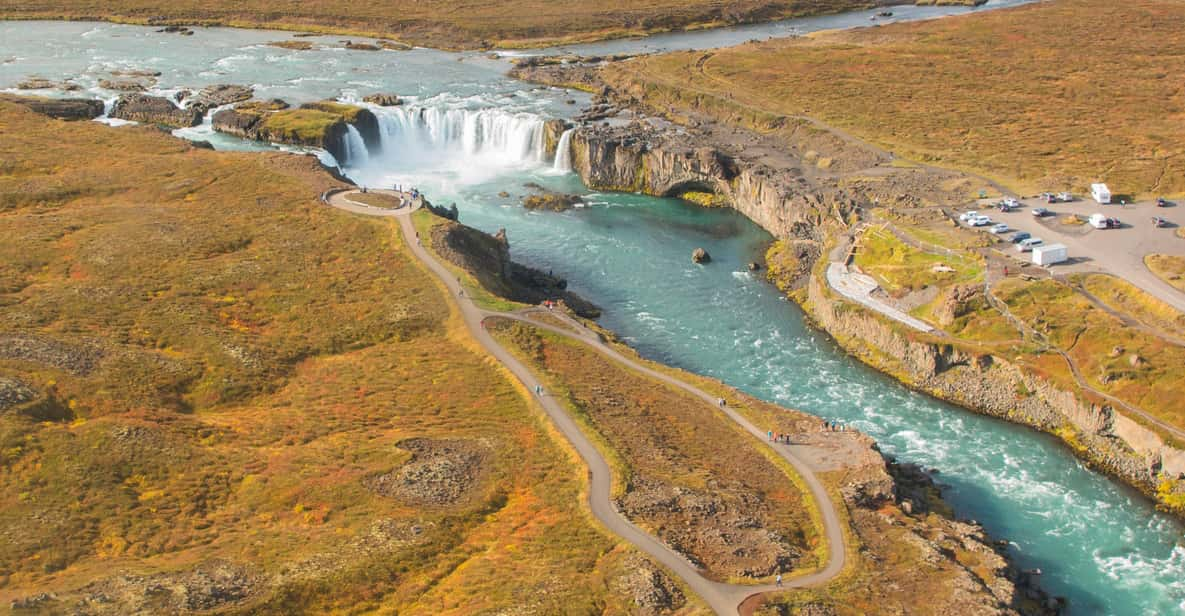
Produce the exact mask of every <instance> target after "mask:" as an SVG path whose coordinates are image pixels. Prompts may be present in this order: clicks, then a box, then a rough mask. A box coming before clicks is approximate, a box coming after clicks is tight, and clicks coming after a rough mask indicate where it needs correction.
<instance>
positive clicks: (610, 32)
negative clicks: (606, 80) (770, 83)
mask: <svg viewBox="0 0 1185 616" xmlns="http://www.w3.org/2000/svg"><path fill="white" fill-rule="evenodd" d="M872 4H873V3H872V2H869V1H868V0H729V1H726V2H722V1H720V0H603V1H600V2H579V1H576V0H525V1H509V0H498V1H495V2H490V1H478V0H463V1H460V2H457V1H452V0H375V1H365V0H346V1H334V2H329V1H326V0H314V1H311V2H282V1H280V0H237V1H236V0H174V1H172V2H163V1H162V0H124V1H122V2H118V3H111V2H96V1H95V0H14V1H12V2H7V3H6V4H5V5H4V6H3V8H2V9H0V17H4V18H8V19H13V18H20V19H73V20H86V19H93V20H110V21H123V22H132V23H184V24H195V23H196V24H204V25H227V26H239V27H260V28H275V29H283V30H310V31H320V32H329V33H338V34H353V35H358V36H376V37H390V38H395V39H399V40H401V41H403V42H406V43H412V44H416V45H425V46H430V47H443V48H476V47H486V46H490V45H497V46H504V47H523V46H541V45H546V44H556V43H564V42H575V41H584V40H598V39H604V38H617V37H624V36H640V35H644V34H649V33H654V32H664V31H669V30H681V29H696V28H706V27H713V26H724V25H732V24H738V23H752V22H760V21H770V20H774V19H782V18H788V17H795V16H801V15H812V14H819V13H829V12H838V11H843V10H849V9H854V8H863V7H866V6H870V5H872Z"/></svg>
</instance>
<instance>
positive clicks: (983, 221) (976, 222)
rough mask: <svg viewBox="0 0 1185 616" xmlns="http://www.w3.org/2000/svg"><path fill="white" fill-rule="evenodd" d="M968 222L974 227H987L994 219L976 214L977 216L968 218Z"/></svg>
mask: <svg viewBox="0 0 1185 616" xmlns="http://www.w3.org/2000/svg"><path fill="white" fill-rule="evenodd" d="M967 224H969V225H971V226H972V227H986V226H988V225H990V224H992V219H991V218H988V217H987V216H976V217H975V218H972V219H971V220H968V221H967Z"/></svg>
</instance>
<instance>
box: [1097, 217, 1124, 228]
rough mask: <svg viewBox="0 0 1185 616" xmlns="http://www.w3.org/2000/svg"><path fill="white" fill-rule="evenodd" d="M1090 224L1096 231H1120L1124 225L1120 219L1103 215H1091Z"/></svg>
mask: <svg viewBox="0 0 1185 616" xmlns="http://www.w3.org/2000/svg"><path fill="white" fill-rule="evenodd" d="M1089 222H1090V226H1092V227H1094V228H1095V229H1118V228H1119V227H1120V225H1121V224H1122V223H1120V222H1119V219H1118V218H1111V217H1108V216H1103V215H1102V214H1091V215H1090V220H1089Z"/></svg>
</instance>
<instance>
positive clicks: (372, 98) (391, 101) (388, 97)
mask: <svg viewBox="0 0 1185 616" xmlns="http://www.w3.org/2000/svg"><path fill="white" fill-rule="evenodd" d="M362 101H363V102H366V103H370V104H372V105H378V106H379V107H396V106H399V105H402V104H403V99H401V98H399V95H398V94H383V93H379V94H371V95H368V96H363V97H362Z"/></svg>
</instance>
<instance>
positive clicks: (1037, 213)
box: [1033, 207, 1053, 218]
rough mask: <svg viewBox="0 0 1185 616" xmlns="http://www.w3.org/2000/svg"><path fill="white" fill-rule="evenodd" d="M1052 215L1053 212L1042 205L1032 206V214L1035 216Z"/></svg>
mask: <svg viewBox="0 0 1185 616" xmlns="http://www.w3.org/2000/svg"><path fill="white" fill-rule="evenodd" d="M1052 215H1053V212H1050V211H1049V210H1047V209H1045V208H1043V207H1037V208H1033V216H1036V217H1037V218H1044V217H1046V216H1052Z"/></svg>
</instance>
